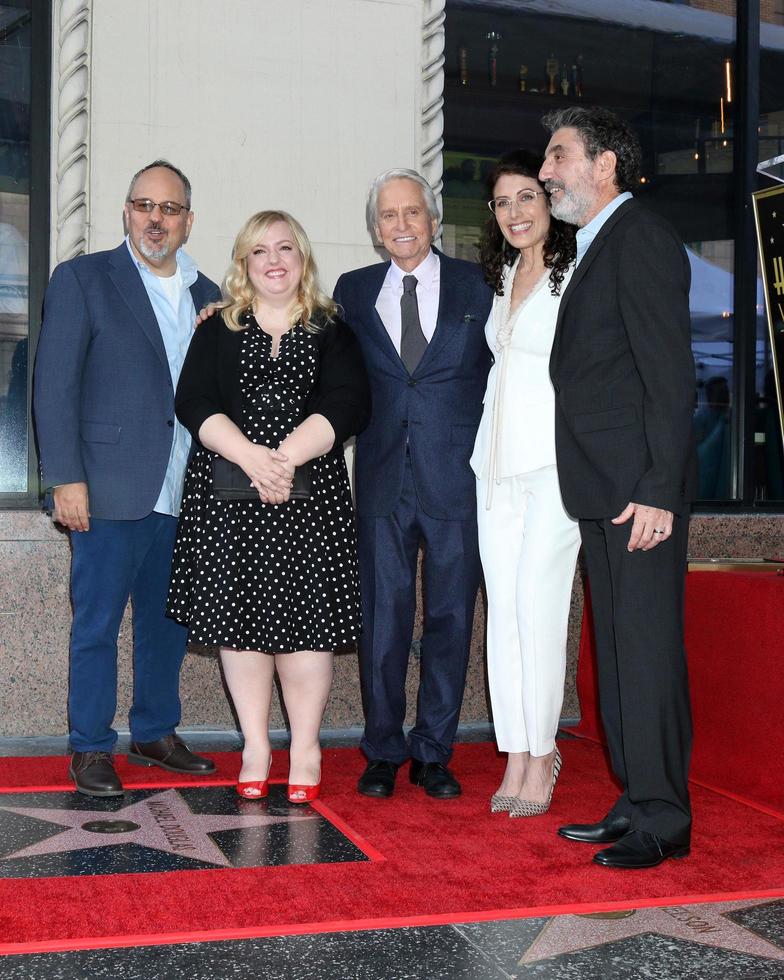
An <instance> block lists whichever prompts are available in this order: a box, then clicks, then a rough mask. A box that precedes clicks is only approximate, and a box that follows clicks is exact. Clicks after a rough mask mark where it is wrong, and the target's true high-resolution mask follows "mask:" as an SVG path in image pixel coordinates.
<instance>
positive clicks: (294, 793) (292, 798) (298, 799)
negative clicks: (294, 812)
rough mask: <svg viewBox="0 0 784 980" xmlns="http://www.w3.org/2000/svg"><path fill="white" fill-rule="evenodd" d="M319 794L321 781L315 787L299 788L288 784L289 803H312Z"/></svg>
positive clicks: (293, 784)
mask: <svg viewBox="0 0 784 980" xmlns="http://www.w3.org/2000/svg"><path fill="white" fill-rule="evenodd" d="M320 792H321V780H319V781H318V782H317V783H316V785H315V786H300V785H297V784H295V783H289V790H288V798H289V803H312V802H313V800H315V799H316V798H317V797H318V795H319V793H320Z"/></svg>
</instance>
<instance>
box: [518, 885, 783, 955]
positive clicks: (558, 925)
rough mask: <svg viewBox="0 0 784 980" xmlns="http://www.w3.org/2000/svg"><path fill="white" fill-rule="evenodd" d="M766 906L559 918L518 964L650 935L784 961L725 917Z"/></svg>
mask: <svg viewBox="0 0 784 980" xmlns="http://www.w3.org/2000/svg"><path fill="white" fill-rule="evenodd" d="M765 904H767V903H765V902H760V901H755V900H751V901H742V902H716V903H711V904H710V905H700V906H689V905H673V906H669V907H663V908H653V909H637V912H636V914H635V915H632V916H630V917H628V918H623V919H611V920H609V919H595V918H585V917H583V916H578V915H560V916H558V917H556V918H554V919H551V920H550V921H549V922H548V923H547V924H546V925H545V926H544V928H543V929H542V931H541V932H540V933H539V935H538V936H537V937H536V939H535V940H534V941H533V943H531V945H530V946H529V947H528V949H527V951H526V952H525V953H524V954H523V956H522V957H521V959H520V961H519V965H520V966H527V965H529V964H531V963H537V962H539V961H540V960H545V959H551V958H553V957H555V956H561V955H563V954H565V953H577V952H580V951H582V950H585V949H594V948H596V947H597V946H606V945H609V944H610V943H614V942H617V941H618V940H620V939H628V938H630V937H631V936H639V935H644V934H650V933H658V934H659V935H662V936H672V937H673V938H674V939H684V940H688V941H689V942H694V943H702V944H703V945H705V946H714V947H716V948H718V949H726V950H733V951H735V952H738V953H745V954H747V955H749V956H766V957H768V958H769V959H772V960H779V961H780V962H782V963H784V949H781V947H779V946H776V945H774V944H773V943H769V942H767V941H766V940H765V939H763V938H762V937H760V936H759V935H758V934H757V933H755V932H752V931H751V930H749V929H746V928H744V927H743V926H740V925H738V924H737V923H735V922H733V921H732V919H730V918H728V917H727V913H728V912H736V911H738V910H740V909H747V908H751V907H753V906H757V905H765Z"/></svg>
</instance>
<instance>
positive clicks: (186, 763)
mask: <svg viewBox="0 0 784 980" xmlns="http://www.w3.org/2000/svg"><path fill="white" fill-rule="evenodd" d="M128 762H132V763H133V764H134V765H135V766H160V767H161V769H168V770H169V772H184V773H190V775H191V776H206V775H207V774H208V773H211V772H215V763H214V762H212V761H211V760H210V759H205V758H203V757H202V756H200V755H195V754H194V753H193V752H191V750H190V749H189V748H188V746H187V745H186V744H185V742H183V740H182V739H181V738H180V736H179V735H177V734H172V735H164V736H163V738H159V739H158V741H157V742H131V747H130V751H129V752H128Z"/></svg>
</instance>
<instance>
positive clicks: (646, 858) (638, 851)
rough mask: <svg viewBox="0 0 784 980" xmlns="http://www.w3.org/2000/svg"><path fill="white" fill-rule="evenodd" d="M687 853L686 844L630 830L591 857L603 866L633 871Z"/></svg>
mask: <svg viewBox="0 0 784 980" xmlns="http://www.w3.org/2000/svg"><path fill="white" fill-rule="evenodd" d="M688 853H689V845H688V844H673V843H672V841H668V840H664V838H663V837H657V836H656V834H649V833H648V832H647V831H645V830H630V831H629V833H628V834H626V835H625V836H624V837H621V839H620V840H619V841H617V843H615V844H613V845H612V847H606V848H605V849H604V850H603V851H597V853H596V854H594V856H593V859H594V861H595V862H596V864H601V865H602V866H603V867H605V868H628V869H630V870H632V871H633V870H635V869H637V868H655V867H656V865H657V864H661V863H662V861H666V860H667V858H684V857H687V856H688Z"/></svg>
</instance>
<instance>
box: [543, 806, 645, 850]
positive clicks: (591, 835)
mask: <svg viewBox="0 0 784 980" xmlns="http://www.w3.org/2000/svg"><path fill="white" fill-rule="evenodd" d="M630 826H631V821H630V820H629V818H628V817H622V816H618V815H617V814H613V813H608V814H607V816H606V817H605V818H604V820H600V821H599V823H568V824H566V826H565V827H559V828H558V833H559V834H560V836H561V837H566V839H567V840H578V841H581V842H582V843H583V844H612V843H613V842H614V841H617V840H620V839H621V837H623V836H624V834H628V833H629V827H630Z"/></svg>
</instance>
